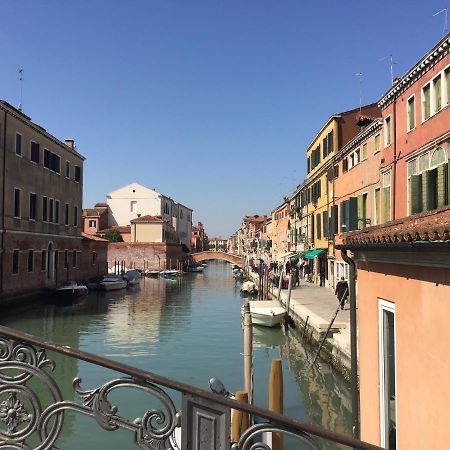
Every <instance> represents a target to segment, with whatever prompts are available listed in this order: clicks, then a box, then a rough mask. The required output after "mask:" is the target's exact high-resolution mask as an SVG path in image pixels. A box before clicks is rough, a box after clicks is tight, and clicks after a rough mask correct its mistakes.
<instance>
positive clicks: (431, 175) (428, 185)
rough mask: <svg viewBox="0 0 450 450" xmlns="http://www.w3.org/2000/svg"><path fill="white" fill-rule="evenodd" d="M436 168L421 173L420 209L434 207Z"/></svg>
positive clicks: (429, 209) (428, 209)
mask: <svg viewBox="0 0 450 450" xmlns="http://www.w3.org/2000/svg"><path fill="white" fill-rule="evenodd" d="M435 185H436V169H434V170H426V171H425V172H423V173H422V211H431V210H432V209H434V208H435V201H434V199H435Z"/></svg>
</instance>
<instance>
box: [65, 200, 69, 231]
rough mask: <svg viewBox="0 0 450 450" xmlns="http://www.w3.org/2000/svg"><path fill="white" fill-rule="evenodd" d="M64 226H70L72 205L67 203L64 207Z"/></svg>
mask: <svg viewBox="0 0 450 450" xmlns="http://www.w3.org/2000/svg"><path fill="white" fill-rule="evenodd" d="M64 226H66V227H68V226H70V204H69V203H66V204H65V206H64Z"/></svg>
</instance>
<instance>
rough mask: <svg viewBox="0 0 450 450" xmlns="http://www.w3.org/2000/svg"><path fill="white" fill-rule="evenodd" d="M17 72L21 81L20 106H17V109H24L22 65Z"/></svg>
mask: <svg viewBox="0 0 450 450" xmlns="http://www.w3.org/2000/svg"><path fill="white" fill-rule="evenodd" d="M17 73H18V74H19V83H20V102H19V106H18V107H17V109H18V110H19V111H22V95H23V69H22V67H21V68H20V69H19V70H18V71H17Z"/></svg>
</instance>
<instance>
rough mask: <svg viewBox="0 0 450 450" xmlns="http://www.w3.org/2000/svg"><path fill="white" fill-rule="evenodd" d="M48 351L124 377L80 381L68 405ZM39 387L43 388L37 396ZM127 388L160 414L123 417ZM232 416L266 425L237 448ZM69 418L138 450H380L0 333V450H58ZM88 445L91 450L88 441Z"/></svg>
mask: <svg viewBox="0 0 450 450" xmlns="http://www.w3.org/2000/svg"><path fill="white" fill-rule="evenodd" d="M46 350H49V351H52V352H56V353H59V354H62V355H65V356H67V357H70V358H76V359H77V360H83V361H87V362H89V363H92V364H95V365H97V366H102V367H105V368H108V369H112V370H114V371H116V372H120V373H122V374H124V375H125V376H124V377H119V378H115V379H113V380H111V381H109V382H107V383H104V384H103V385H101V386H99V387H97V388H95V389H90V390H84V389H83V388H82V387H81V385H82V384H81V379H80V378H75V379H74V380H73V389H74V391H75V393H76V394H77V395H78V397H79V401H73V400H64V398H63V396H62V393H61V389H60V388H59V387H58V383H57V380H55V377H52V371H53V370H54V369H55V364H54V362H53V361H52V360H50V359H49V358H48V357H47V354H46ZM38 384H40V385H41V386H40V388H39V389H37V385H38ZM43 388H44V389H45V390H46V391H47V394H46V402H44V401H43V400H41V398H40V396H41V395H43V392H44V389H43ZM123 388H133V389H138V390H140V391H142V392H143V393H145V394H148V395H150V396H153V397H155V398H156V399H157V400H158V402H159V403H160V404H161V405H162V408H161V409H149V410H148V411H145V412H144V413H143V415H142V416H141V417H138V418H134V419H130V418H126V417H122V416H121V414H120V411H119V409H118V407H116V406H113V405H112V404H111V403H110V401H109V399H108V396H109V394H111V392H113V391H117V390H119V389H123ZM164 388H165V389H167V390H175V391H178V392H179V393H180V394H181V397H182V401H181V405H182V406H181V410H177V408H176V407H175V403H174V402H173V400H172V399H171V397H170V396H169V395H168V393H167V392H166V391H165V390H164ZM46 403H48V405H46ZM232 409H235V410H241V411H244V412H245V413H248V414H250V415H252V416H253V417H259V418H262V419H263V420H265V422H266V423H259V424H256V425H253V426H251V427H250V428H248V429H247V430H246V431H245V432H244V433H243V434H242V436H241V437H240V439H239V441H238V442H234V443H232V442H231V438H230V417H231V410H232ZM69 411H70V412H75V413H78V414H82V415H85V416H88V417H90V418H92V419H93V420H95V421H96V422H97V423H98V425H99V426H100V427H102V428H103V429H105V430H107V431H114V430H118V429H125V430H128V431H129V432H130V433H131V434H132V435H133V443H134V445H135V446H136V447H138V448H141V449H147V450H160V449H175V450H177V449H179V448H180V449H182V450H191V449H196V450H197V449H198V450H215V449H221V450H226V449H232V450H270V449H271V447H270V445H269V444H267V443H263V442H259V440H260V439H262V438H261V436H262V435H263V433H267V432H277V433H281V434H285V435H288V436H293V437H294V438H296V439H298V440H299V442H302V443H303V444H304V447H303V448H305V446H306V448H310V449H318V448H320V447H319V445H318V444H317V443H316V442H315V440H314V437H319V438H323V439H325V440H328V441H332V442H335V443H340V444H344V445H347V446H349V447H350V448H354V449H378V450H380V447H377V446H375V445H372V444H369V443H366V442H362V441H359V440H356V439H353V438H351V437H349V436H346V435H343V434H339V433H335V432H332V431H328V430H324V429H322V428H320V427H318V426H315V425H311V424H308V423H305V422H301V421H299V420H296V419H293V418H290V417H285V416H283V415H281V414H278V413H275V412H271V411H268V410H265V409H263V408H260V407H258V406H253V405H248V404H244V403H241V402H238V401H236V400H232V399H229V398H225V397H222V396H219V395H216V394H213V393H211V392H207V391H204V390H201V389H197V388H195V387H193V386H189V385H187V384H183V383H180V382H177V381H174V380H171V379H169V378H165V377H162V376H159V375H156V374H153V373H151V372H147V371H144V370H141V369H138V368H135V367H131V366H128V365H126V364H122V363H119V362H116V361H112V360H110V359H107V358H103V357H100V356H97V355H93V354H91V353H86V352H82V351H79V350H76V349H73V348H70V347H67V346H63V345H59V344H55V343H53V342H49V341H47V340H44V339H41V338H38V337H35V336H32V335H29V334H25V333H22V332H20V331H17V330H13V329H10V328H6V327H3V326H0V448H8V449H31V448H34V449H36V450H44V449H56V448H57V444H58V442H57V441H58V438H59V437H60V435H61V431H62V427H63V422H64V414H65V413H66V412H69ZM175 436H178V439H177V438H175ZM180 438H181V444H180ZM32 439H34V441H33V440H32ZM87 439H88V438H87ZM36 440H37V441H38V443H37V444H33V446H31V444H30V443H29V442H31V441H32V442H35V441H36ZM81 445H82V444H81V443H80V446H81ZM84 445H85V446H86V448H89V443H88V442H86V443H85V444H84Z"/></svg>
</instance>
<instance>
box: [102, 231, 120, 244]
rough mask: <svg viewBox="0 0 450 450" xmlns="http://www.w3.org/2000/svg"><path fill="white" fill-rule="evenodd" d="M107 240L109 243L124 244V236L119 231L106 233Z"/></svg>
mask: <svg viewBox="0 0 450 450" xmlns="http://www.w3.org/2000/svg"><path fill="white" fill-rule="evenodd" d="M105 239H108V241H109V242H122V241H123V239H122V235H121V234H120V231H119V230H108V231H107V232H106V233H105Z"/></svg>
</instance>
